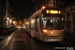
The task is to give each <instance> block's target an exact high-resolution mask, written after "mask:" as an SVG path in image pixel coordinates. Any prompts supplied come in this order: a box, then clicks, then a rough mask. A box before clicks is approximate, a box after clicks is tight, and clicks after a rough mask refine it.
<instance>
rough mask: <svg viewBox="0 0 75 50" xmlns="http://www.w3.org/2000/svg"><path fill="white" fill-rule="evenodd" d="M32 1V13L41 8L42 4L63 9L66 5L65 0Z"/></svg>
mask: <svg viewBox="0 0 75 50" xmlns="http://www.w3.org/2000/svg"><path fill="white" fill-rule="evenodd" d="M32 2H33V9H32V12H33V13H34V12H35V11H37V10H38V9H40V8H42V6H46V7H47V6H50V7H59V8H61V9H63V8H64V7H66V5H67V1H66V0H32Z"/></svg>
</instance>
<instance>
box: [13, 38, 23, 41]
mask: <svg viewBox="0 0 75 50" xmlns="http://www.w3.org/2000/svg"><path fill="white" fill-rule="evenodd" d="M13 41H23V38H14V39H13Z"/></svg>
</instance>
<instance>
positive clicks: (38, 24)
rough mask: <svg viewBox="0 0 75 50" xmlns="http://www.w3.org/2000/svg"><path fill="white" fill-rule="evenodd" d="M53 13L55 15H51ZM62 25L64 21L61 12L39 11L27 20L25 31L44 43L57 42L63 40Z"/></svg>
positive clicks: (53, 10)
mask: <svg viewBox="0 0 75 50" xmlns="http://www.w3.org/2000/svg"><path fill="white" fill-rule="evenodd" d="M51 12H52V13H53V14H51V15H50V13H51ZM46 13H47V14H46ZM60 21H61V22H60ZM60 25H62V20H61V17H60V11H59V10H57V9H53V8H51V9H49V8H48V9H45V10H43V9H39V10H38V11H36V12H35V13H34V14H32V15H31V16H30V17H29V18H28V19H27V21H26V28H25V30H26V31H27V32H28V33H29V34H30V35H31V36H32V37H33V38H37V39H39V40H41V41H44V42H56V41H61V40H62V39H63V31H64V30H63V28H61V26H60Z"/></svg>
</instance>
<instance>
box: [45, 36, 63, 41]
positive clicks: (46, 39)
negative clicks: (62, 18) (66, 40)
mask: <svg viewBox="0 0 75 50" xmlns="http://www.w3.org/2000/svg"><path fill="white" fill-rule="evenodd" d="M63 37H64V35H61V36H54V37H52V36H46V38H45V41H46V42H56V41H62V40H63Z"/></svg>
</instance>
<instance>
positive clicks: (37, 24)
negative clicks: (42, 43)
mask: <svg viewBox="0 0 75 50" xmlns="http://www.w3.org/2000/svg"><path fill="white" fill-rule="evenodd" d="M38 36H39V16H38V17H37V18H36V37H38Z"/></svg>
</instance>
